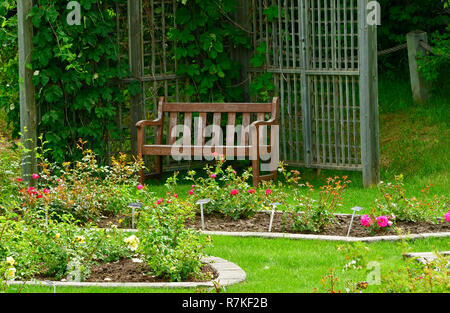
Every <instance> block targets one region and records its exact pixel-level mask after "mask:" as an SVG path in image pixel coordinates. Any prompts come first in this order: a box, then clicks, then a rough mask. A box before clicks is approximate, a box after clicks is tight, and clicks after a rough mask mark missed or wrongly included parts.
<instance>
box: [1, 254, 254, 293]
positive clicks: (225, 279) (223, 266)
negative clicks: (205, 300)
mask: <svg viewBox="0 0 450 313" xmlns="http://www.w3.org/2000/svg"><path fill="white" fill-rule="evenodd" d="M202 261H203V262H204V263H206V264H209V265H210V266H211V267H212V268H213V269H214V270H215V271H216V272H217V274H218V275H219V276H218V277H217V278H216V279H215V280H213V281H208V282H157V283H132V282H129V283H127V282H60V281H56V282H51V283H47V282H45V281H38V280H36V281H27V282H26V285H32V286H36V285H40V286H56V287H69V286H70V287H132V288H139V287H141V288H142V287H143V288H195V287H214V282H217V283H218V284H219V285H220V286H229V285H234V284H237V283H240V282H243V281H245V280H246V277H247V275H246V273H245V272H244V270H243V269H242V268H240V267H239V266H238V265H236V264H234V263H232V262H229V261H227V260H224V259H222V258H218V257H213V256H210V257H205V258H203V260H202ZM8 284H9V285H21V284H23V282H21V281H12V282H9V283H8Z"/></svg>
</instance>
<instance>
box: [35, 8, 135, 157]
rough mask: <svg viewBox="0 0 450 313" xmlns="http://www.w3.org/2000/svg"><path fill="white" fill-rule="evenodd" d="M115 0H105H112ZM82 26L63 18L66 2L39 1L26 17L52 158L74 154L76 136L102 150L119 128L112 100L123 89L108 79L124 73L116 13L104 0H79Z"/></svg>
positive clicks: (38, 100) (120, 97)
mask: <svg viewBox="0 0 450 313" xmlns="http://www.w3.org/2000/svg"><path fill="white" fill-rule="evenodd" d="M115 1H116V0H113V1H108V2H109V3H113V2H115ZM79 3H80V5H81V10H82V20H81V25H69V24H68V23H67V14H68V13H69V11H68V10H67V8H66V6H67V2H65V1H49V0H38V1H36V2H35V5H34V6H33V8H32V10H31V13H30V17H31V19H32V22H33V26H34V29H35V32H34V38H33V44H34V51H35V53H33V59H32V64H31V65H30V66H31V68H32V70H33V72H34V76H33V83H34V85H35V90H36V103H37V105H38V107H39V111H40V124H39V132H43V133H44V134H45V139H46V140H47V141H48V143H49V146H50V147H52V150H51V155H52V157H53V158H54V159H55V160H57V161H62V160H64V159H67V158H76V157H77V153H78V151H76V149H75V150H72V147H75V146H76V144H75V143H76V141H77V140H78V138H83V139H84V140H87V141H89V143H90V144H91V146H92V148H93V150H94V151H95V152H96V153H98V154H100V155H104V154H105V144H104V143H105V141H106V140H107V139H108V138H109V137H114V136H116V135H117V133H118V131H119V130H118V129H117V127H116V123H115V116H116V104H117V103H120V102H124V101H125V98H126V95H127V93H128V91H127V90H121V89H120V88H118V87H117V86H115V85H114V84H113V82H114V80H115V79H119V78H122V77H126V76H127V75H128V70H127V64H126V63H125V64H124V63H121V64H119V62H118V54H119V52H118V51H117V45H116V41H115V31H116V24H115V20H114V18H115V14H116V13H115V12H114V11H113V10H111V9H110V8H109V7H108V6H107V3H106V1H98V0H80V1H79Z"/></svg>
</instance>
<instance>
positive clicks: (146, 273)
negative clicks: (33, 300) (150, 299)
mask: <svg viewBox="0 0 450 313" xmlns="http://www.w3.org/2000/svg"><path fill="white" fill-rule="evenodd" d="M201 270H202V274H201V276H200V277H189V278H188V279H186V280H183V281H184V282H206V281H210V280H213V279H216V278H217V277H218V275H217V273H216V271H215V270H214V269H213V268H212V267H211V266H210V265H209V264H204V265H203V266H202V268H201ZM36 278H37V279H41V280H50V281H54V280H55V279H54V278H51V277H36ZM86 282H124V283H126V282H133V283H153V282H169V280H168V279H166V278H164V277H156V276H155V275H154V274H153V272H152V270H151V269H150V268H149V267H148V266H147V265H146V264H144V263H136V262H133V261H132V260H131V259H120V260H119V261H117V262H112V263H98V264H96V265H94V266H93V267H92V268H91V275H90V276H89V277H88V278H87V279H86Z"/></svg>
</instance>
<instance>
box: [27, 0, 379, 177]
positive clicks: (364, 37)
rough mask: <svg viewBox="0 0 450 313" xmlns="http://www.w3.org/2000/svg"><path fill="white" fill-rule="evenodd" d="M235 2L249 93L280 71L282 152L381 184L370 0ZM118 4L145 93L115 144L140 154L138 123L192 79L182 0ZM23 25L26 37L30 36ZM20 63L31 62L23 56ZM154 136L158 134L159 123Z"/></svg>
mask: <svg viewBox="0 0 450 313" xmlns="http://www.w3.org/2000/svg"><path fill="white" fill-rule="evenodd" d="M24 2H25V3H28V4H30V3H31V2H32V1H31V0H24ZM237 2H238V8H237V12H236V15H235V22H236V23H237V24H240V26H241V27H242V28H243V29H245V30H246V31H247V32H248V34H249V36H250V38H251V41H252V46H253V49H252V50H251V51H245V50H236V51H232V52H233V56H234V57H235V59H236V60H238V61H239V62H240V63H241V64H242V74H243V76H242V81H243V82H245V83H244V84H243V85H244V86H245V88H246V90H247V92H246V93H245V95H246V97H249V92H248V84H249V83H251V82H252V81H253V80H254V79H256V78H257V77H258V75H261V74H262V73H267V72H270V73H272V75H273V76H272V77H273V84H274V85H275V90H274V94H275V95H277V96H279V97H280V126H281V129H280V154H281V155H280V158H281V160H284V161H287V162H288V163H290V164H292V165H297V166H304V167H310V168H326V169H336V170H357V171H362V173H363V181H364V185H365V186H369V185H372V184H375V183H377V182H378V181H379V148H378V95H377V48H376V26H371V25H368V24H367V21H366V17H367V3H368V2H369V0H239V1H237ZM114 5H115V11H116V12H117V44H118V46H119V50H120V51H121V54H122V57H126V56H128V59H129V63H130V71H131V77H130V78H128V79H125V80H124V81H123V84H127V83H129V82H131V81H137V82H139V84H140V87H141V90H142V93H140V94H138V95H135V96H132V97H131V99H130V103H129V104H123V105H121V106H120V107H119V110H118V115H117V123H118V126H119V127H120V128H121V129H122V130H123V131H122V132H121V138H120V140H119V141H118V142H116V143H112V144H111V146H112V150H113V151H114V150H115V151H119V150H120V151H126V152H131V153H133V154H136V151H137V150H136V128H135V127H134V125H135V124H136V122H137V121H139V120H141V119H151V118H153V117H154V112H155V110H156V107H157V99H158V98H159V96H165V97H166V98H167V99H168V101H179V100H185V99H180V98H181V97H183V93H182V90H183V85H184V84H185V82H186V79H185V78H183V77H178V76H177V75H176V72H177V63H176V60H175V58H173V56H172V55H171V54H170V51H171V50H172V48H173V47H172V46H171V45H172V44H175V45H176V43H171V42H170V41H168V40H167V31H168V29H169V28H170V27H176V24H175V21H176V18H175V17H176V10H177V6H178V5H180V4H179V3H178V2H177V1H176V0H127V1H123V2H119V3H117V2H116V3H115V4H114ZM20 7H21V6H19V10H20ZM268 7H272V8H276V10H277V13H278V14H277V16H275V17H274V18H273V19H271V20H269V19H268V17H267V15H266V14H264V11H265V10H266V9H267V8H268ZM24 8H25V9H27V6H24ZM23 13H27V12H25V11H24V12H23ZM19 16H20V12H19ZM21 25H22V26H24V27H25V29H27V27H28V28H31V24H30V23H28V24H21V23H20V21H19V32H20V26H21ZM20 34H21V36H24V39H25V42H28V41H27V38H28V37H29V36H30V35H29V34H28V35H27V33H24V34H22V33H20ZM25 37H26V38H25ZM28 39H29V40H30V41H31V37H30V38H28ZM262 43H265V44H266V47H267V51H266V62H265V64H264V66H263V67H261V68H252V67H251V66H250V62H249V60H250V58H251V57H252V54H253V53H255V51H256V48H257V47H258V46H259V45H261V44H262ZM26 49H27V45H25V50H23V49H22V50H21V56H25V55H27V51H26ZM174 60H175V61H174ZM21 68H22V69H23V70H24V72H26V71H27V70H26V68H25V66H24V64H23V63H22V64H21ZM28 74H29V73H28ZM25 78H26V77H25ZM27 81H28V80H27V79H25V80H24V83H23V84H24V86H25V87H27V86H26V84H27ZM26 90H29V88H28V87H27V88H26ZM25 95H26V93H24V96H23V99H22V97H21V105H22V107H23V109H24V112H26V107H29V106H30V101H29V97H28V98H27V97H26V96H25ZM21 96H22V93H21ZM271 96H272V95H271ZM243 100H247V101H248V100H250V99H243ZM253 100H255V101H256V100H257V99H253ZM24 119H26V117H24ZM27 120H28V121H29V122H30V123H32V119H30V118H28V119H27ZM27 120H24V125H26V124H27ZM167 120H168V119H167ZM147 135H148V137H151V136H153V134H152V132H151V130H150V132H149V133H148V134H147ZM166 162H170V159H169V158H167V159H166ZM166 168H167V167H166Z"/></svg>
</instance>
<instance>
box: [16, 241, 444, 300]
mask: <svg viewBox="0 0 450 313" xmlns="http://www.w3.org/2000/svg"><path fill="white" fill-rule="evenodd" d="M213 242H214V246H213V247H212V248H210V249H208V251H207V252H208V253H209V254H211V255H214V256H218V257H222V258H224V259H227V260H229V261H232V262H235V263H236V264H238V265H239V266H240V267H242V269H244V271H245V272H246V273H247V281H246V282H243V283H240V284H237V285H234V286H229V287H227V288H226V291H227V292H237V293H241V292H242V293H245V292H262V293H268V292H285V293H289V292H301V293H303V292H312V291H313V288H318V289H319V291H322V290H321V288H322V284H321V278H322V277H323V276H325V275H327V274H328V271H329V269H330V268H334V269H335V271H336V274H337V276H338V277H339V287H338V288H340V289H342V290H343V289H344V287H343V286H345V281H346V280H348V279H352V280H353V281H355V282H356V281H364V280H366V274H365V272H364V271H363V270H360V271H346V272H343V271H342V268H343V265H344V264H345V263H346V260H345V258H344V256H343V254H342V253H341V252H339V251H337V247H338V246H339V245H342V244H345V243H343V242H324V241H317V240H289V239H262V238H235V237H225V236H213ZM449 245H450V242H449V239H448V238H441V239H433V238H432V239H420V240H414V241H411V242H410V247H411V250H412V251H414V252H421V251H422V252H423V251H432V250H434V249H437V250H439V251H444V250H450V249H449V248H450V247H449ZM366 246H368V247H369V249H370V250H369V261H378V262H379V263H380V270H381V275H382V276H383V275H384V274H387V273H389V272H390V271H394V270H395V269H396V268H397V267H398V266H399V265H401V264H402V263H403V260H402V249H401V247H400V246H399V243H398V242H378V243H370V244H366ZM380 291H381V289H380V286H376V285H373V286H369V288H368V289H367V292H380ZM24 292H53V288H52V287H31V286H30V287H27V288H25V290H24ZM57 292H195V289H148V288H69V287H67V288H63V287H58V288H57Z"/></svg>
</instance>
